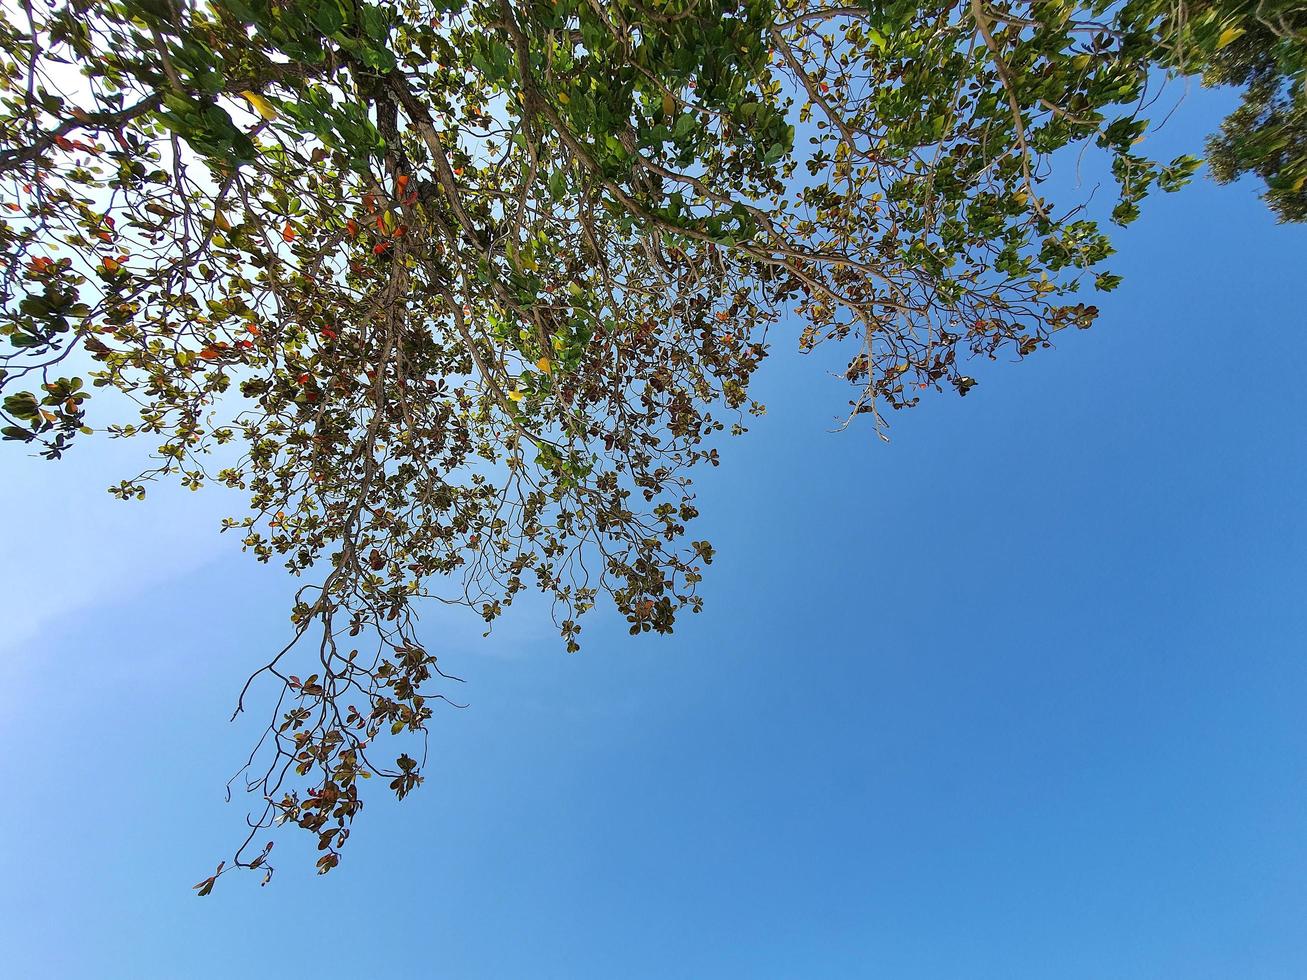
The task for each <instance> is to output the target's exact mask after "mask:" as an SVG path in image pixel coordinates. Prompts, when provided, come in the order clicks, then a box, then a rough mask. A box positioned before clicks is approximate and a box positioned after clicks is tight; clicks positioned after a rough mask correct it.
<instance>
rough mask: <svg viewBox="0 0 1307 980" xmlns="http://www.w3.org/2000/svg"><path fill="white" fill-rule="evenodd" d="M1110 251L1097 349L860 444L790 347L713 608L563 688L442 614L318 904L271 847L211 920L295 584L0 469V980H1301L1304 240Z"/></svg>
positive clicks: (1170, 215) (710, 479) (720, 497)
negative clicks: (206, 887)
mask: <svg viewBox="0 0 1307 980" xmlns="http://www.w3.org/2000/svg"><path fill="white" fill-rule="evenodd" d="M1225 104H1226V101H1225V100H1222V99H1220V98H1216V99H1213V98H1196V99H1192V100H1191V101H1190V102H1189V103H1188V104H1187V105H1186V106H1185V107H1184V109H1182V111H1181V112H1180V114H1179V115H1178V116H1177V117H1176V118H1175V119H1173V120H1172V122H1171V124H1170V125H1169V126H1168V128H1167V130H1166V131H1165V132H1164V134H1163V135H1162V136H1161V137H1160V138H1158V139H1155V140H1154V141H1153V143H1152V144H1150V148H1151V149H1153V150H1154V152H1156V153H1158V154H1159V155H1163V156H1166V155H1169V154H1171V153H1174V152H1179V151H1180V150H1182V149H1185V148H1192V147H1193V146H1194V145H1195V141H1196V139H1197V137H1198V136H1199V135H1200V134H1201V133H1202V132H1204V131H1205V130H1206V129H1208V128H1210V124H1211V122H1212V120H1213V119H1214V118H1216V115H1215V111H1216V109H1219V108H1220V107H1221V106H1222V105H1225ZM1118 243H1119V246H1120V255H1119V258H1118V261H1116V263H1115V266H1114V268H1115V271H1118V272H1120V273H1123V274H1124V275H1125V276H1126V283H1125V285H1124V286H1122V288H1121V289H1120V290H1119V291H1118V292H1116V293H1114V294H1111V295H1110V296H1107V297H1105V298H1103V299H1102V300H1101V301H1100V305H1101V306H1102V308H1103V310H1104V313H1103V316H1102V318H1101V320H1100V322H1099V325H1098V326H1096V327H1095V328H1094V329H1092V330H1090V331H1088V332H1084V333H1081V332H1076V331H1065V332H1063V333H1061V334H1059V335H1058V347H1057V349H1056V350H1054V351H1046V352H1042V353H1039V354H1037V355H1036V356H1034V357H1032V358H1030V359H1029V360H1027V361H1025V362H1024V363H1021V364H1013V363H1005V362H1001V363H997V364H976V365H975V369H974V371H972V373H973V374H974V375H975V376H976V377H978V378H979V379H980V382H981V383H980V385H979V386H978V387H977V388H976V389H975V390H974V391H973V392H972V394H971V395H969V396H968V397H967V398H965V399H958V398H956V397H955V396H952V395H951V394H950V395H945V396H934V397H932V398H930V399H927V400H926V402H925V403H924V404H923V405H922V406H921V407H920V408H918V409H916V410H913V411H912V412H909V413H906V414H900V415H895V416H894V417H893V418H891V420H890V421H891V423H892V430H891V435H892V442H891V443H890V444H888V445H885V444H881V443H880V442H878V441H877V440H876V439H875V437H874V435H873V433H872V430H871V428H870V427H869V426H865V425H864V426H861V427H855V428H853V429H851V430H850V431H847V432H844V433H842V434H835V433H833V432H831V431H830V430H831V429H832V428H833V427H834V422H835V419H836V416H837V414H838V413H839V411H840V409H841V406H842V405H844V404H845V401H846V398H847V392H846V389H845V388H844V387H843V386H842V385H841V384H840V383H839V382H837V381H835V380H833V379H832V378H831V377H829V376H828V375H827V374H826V373H825V370H826V368H827V367H829V366H830V364H831V363H833V362H829V361H828V362H823V361H821V360H819V359H817V358H803V357H801V356H799V355H798V354H796V353H794V351H793V347H792V340H793V338H792V337H791V336H788V335H787V334H786V333H785V332H784V331H783V330H782V331H778V332H777V333H776V334H775V341H776V343H775V356H774V357H773V358H772V360H771V361H770V362H769V364H768V365H767V367H766V368H765V369H764V370H763V371H762V372H761V374H760V376H759V378H758V381H757V386H756V391H757V395H758V397H759V398H761V400H763V401H765V402H766V403H767V404H768V406H769V409H770V412H769V415H768V416H767V417H766V418H765V419H763V420H761V422H760V423H759V424H757V425H755V427H754V431H753V432H751V433H750V434H749V435H748V436H745V437H744V438H742V439H737V440H731V441H729V442H728V443H727V444H726V445H725V446H724V447H723V451H724V455H725V463H724V465H723V466H722V467H721V468H720V469H718V470H716V471H712V472H709V473H705V474H702V478H701V482H700V483H699V493H700V507H701V510H702V511H703V514H704V516H703V518H702V519H701V520H700V521H699V522H698V526H697V528H696V529H695V535H696V536H698V537H708V538H710V539H711V540H712V541H713V542H714V544H715V545H716V547H717V550H718V555H719V558H718V561H717V562H716V563H715V564H714V566H713V567H712V568H711V569H710V574H709V576H708V579H707V581H706V583H705V587H706V595H707V597H708V606H707V609H706V611H705V612H704V613H703V614H702V615H701V616H698V617H687V618H686V619H685V620H684V622H683V624H682V625H681V626H680V627H679V629H678V631H677V633H676V634H675V636H673V637H670V638H655V637H641V638H639V639H631V638H629V637H627V636H625V630H624V628H623V624H622V623H621V621H620V620H618V619H617V618H616V617H614V616H611V615H603V616H596V617H592V618H591V621H590V622H589V623H588V624H587V625H586V631H585V634H584V639H585V641H586V642H585V647H584V650H583V652H582V653H581V654H579V655H575V656H568V655H566V654H564V653H563V652H562V651H561V649H560V647H559V644H558V642H557V638H556V637H555V636H554V635H553V634H552V632H551V631H548V630H545V629H543V628H541V627H540V626H539V621H538V620H534V619H532V618H531V617H530V616H529V615H522V614H521V613H524V612H525V613H529V611H530V610H518V611H517V612H518V613H519V614H517V615H511V616H510V617H509V618H508V619H507V621H505V622H504V623H503V624H502V626H500V627H498V628H497V630H496V633H495V635H494V636H493V637H492V638H491V639H489V640H482V639H481V638H480V635H479V634H480V629H479V626H480V624H479V621H470V620H469V617H468V616H466V615H459V614H457V613H455V614H449V613H445V612H442V611H439V610H435V609H433V610H431V611H430V612H429V614H428V615H427V616H426V617H425V618H424V624H425V631H424V636H425V638H426V640H427V641H428V644H429V646H431V647H432V648H433V649H435V650H437V651H439V652H440V654H441V662H442V665H444V666H445V667H446V668H447V669H449V670H451V671H453V672H455V673H457V674H460V675H462V676H463V677H466V678H467V679H468V683H467V684H466V685H465V686H464V687H463V688H461V689H460V691H459V694H460V695H461V696H462V697H463V698H464V699H465V700H467V701H468V702H470V704H471V707H470V708H468V709H467V710H465V711H461V712H460V711H452V710H450V711H437V714H436V718H435V722H434V725H433V738H432V748H433V752H432V762H431V764H430V767H429V769H428V781H427V783H426V784H425V785H424V786H423V787H422V788H421V790H420V791H418V792H417V793H416V794H414V795H413V796H411V797H410V798H409V799H408V800H406V801H405V802H404V803H403V804H402V805H395V804H393V802H389V801H385V800H383V799H382V798H381V797H380V795H379V794H374V797H373V800H372V802H371V803H370V804H369V806H368V807H367V809H366V810H365V811H364V814H363V816H362V817H361V818H360V822H359V823H358V824H357V827H356V833H355V836H354V838H353V839H352V840H351V841H350V843H349V845H348V847H347V848H346V850H345V852H344V858H343V861H342V864H341V866H340V867H339V868H338V869H337V870H336V871H334V872H332V873H331V874H330V875H328V876H326V877H325V878H319V877H317V876H316V875H315V874H314V873H313V866H312V856H311V855H310V854H308V853H306V852H305V851H304V850H303V849H302V848H300V847H298V846H297V845H298V842H297V841H294V840H293V839H292V835H291V834H287V833H284V834H282V835H280V837H279V838H278V847H277V851H276V855H277V857H278V861H277V864H278V866H279V870H278V873H277V876H276V878H274V880H273V883H272V884H271V885H269V886H268V887H267V888H263V889H260V888H259V887H258V884H257V876H255V875H246V876H238V875H233V876H228V877H225V878H224V879H223V880H222V881H221V882H220V883H219V886H218V888H217V889H216V891H215V892H214V894H213V895H212V896H211V897H210V898H208V899H205V900H202V901H201V900H197V899H196V898H195V897H194V894H193V892H192V891H191V890H190V886H191V885H192V884H193V883H194V882H196V881H198V880H200V879H201V878H203V877H205V876H206V875H207V874H209V873H210V870H211V869H212V867H213V865H214V864H215V863H216V862H217V860H218V859H219V858H220V857H224V856H226V855H227V854H228V853H230V847H231V845H232V844H233V842H234V840H235V839H236V837H237V835H238V833H239V830H240V825H241V817H242V814H243V813H244V809H243V802H242V801H239V800H238V801H236V802H234V803H233V804H231V805H225V804H224V803H223V792H222V790H223V784H224V783H225V781H226V779H227V778H228V776H229V775H230V774H231V772H232V771H233V770H234V768H235V766H236V764H237V763H238V760H239V759H240V758H242V757H243V753H244V752H245V750H246V749H247V748H248V745H249V743H250V740H251V738H252V737H253V736H254V734H255V732H254V727H255V724H254V721H252V722H251V723H249V724H236V725H229V724H228V723H227V717H228V715H229V713H230V709H231V706H232V703H233V700H234V697H235V695H236V692H237V690H238V689H239V686H240V684H241V682H242V681H243V680H244V677H245V675H246V674H247V673H248V672H249V670H250V669H252V668H253V667H254V666H255V665H257V664H258V663H261V662H262V660H263V658H265V657H266V654H267V653H268V651H269V650H270V649H271V648H273V647H274V646H279V645H280V642H281V640H282V638H283V637H284V636H285V635H286V634H287V632H288V630H289V622H288V619H287V611H288V608H289V599H290V594H291V591H292V588H293V585H292V583H291V581H290V580H289V579H288V578H287V577H286V576H285V575H284V573H282V572H281V571H280V570H279V569H277V568H276V567H273V568H265V567H262V566H258V565H256V564H255V563H254V562H253V561H252V560H250V559H249V557H248V556H245V555H242V554H241V553H240V551H239V548H238V543H237V542H236V541H235V540H233V539H231V538H230V537H229V536H224V537H220V536H218V535H217V534H216V533H215V528H214V525H215V524H216V519H217V517H218V516H219V515H220V514H222V513H224V512H226V511H227V509H228V508H229V507H230V506H232V502H230V501H225V500H224V499H223V498H222V497H221V496H220V495H217V494H210V493H202V494H197V495H191V494H187V493H184V492H181V491H176V492H162V493H159V494H158V495H157V496H156V497H155V499H153V500H152V501H147V503H146V504H143V505H125V504H121V503H118V502H116V501H113V500H112V499H110V497H109V495H108V494H107V493H105V492H104V487H105V486H106V485H107V484H108V483H109V482H112V481H114V480H117V479H119V478H121V477H123V476H127V475H130V472H132V468H131V462H132V460H133V458H134V457H133V453H134V451H135V447H133V446H132V445H130V444H127V445H116V444H103V445H98V446H94V447H90V446H88V447H85V448H86V451H82V448H79V449H78V451H77V452H75V453H74V454H73V455H72V456H71V457H70V458H69V459H67V460H66V461H63V462H61V463H58V464H49V463H45V462H43V461H41V460H37V459H29V458H25V457H23V456H21V454H20V453H18V452H15V451H14V450H13V447H8V451H6V452H5V454H4V455H3V457H0V476H2V477H3V479H0V507H3V508H4V511H5V513H6V514H8V515H9V518H8V520H7V521H6V527H5V530H4V542H5V544H4V554H5V560H4V562H3V567H0V744H3V747H4V749H3V751H2V752H0V784H2V785H3V786H4V798H3V801H2V802H0V948H3V950H4V952H3V956H4V960H5V966H4V972H5V973H6V974H7V975H9V976H13V977H29V976H31V977H34V976H42V977H179V976H185V977H220V976H221V977H225V976H232V975H241V976H259V977H262V976H276V975H283V974H284V973H286V971H289V970H292V969H302V968H318V967H325V968H328V969H330V970H332V971H335V972H337V973H338V974H339V975H342V976H345V975H351V974H352V975H355V976H363V977H368V976H385V975H389V976H414V977H426V976H442V977H458V978H498V977H508V978H512V977H568V978H571V977H587V978H588V977H596V978H600V977H602V978H610V977H630V978H638V977H651V978H652V977H659V978H662V977H751V978H752V977H885V978H892V980H902V978H934V977H941V978H954V977H958V978H989V977H993V978H1025V977H1029V978H1047V977H1058V978H1081V977H1083V978H1102V977H1114V978H1134V977H1139V978H1144V977H1148V978H1173V977H1184V978H1205V977H1211V978H1230V977H1241V978H1279V977H1284V978H1291V977H1292V978H1299V977H1302V976H1307V925H1304V923H1307V725H1305V724H1304V711H1303V709H1304V704H1305V698H1307V658H1305V657H1304V649H1305V644H1304V641H1303V637H1304V627H1307V604H1304V591H1305V590H1304V586H1307V548H1305V547H1304V546H1305V545H1307V506H1304V505H1305V503H1307V495H1305V493H1304V491H1307V441H1304V439H1303V437H1302V432H1301V426H1302V423H1303V420H1304V418H1305V417H1307V411H1305V410H1307V394H1304V391H1305V389H1304V373H1305V372H1307V333H1305V332H1304V329H1303V328H1304V326H1307V316H1305V315H1304V312H1303V299H1302V288H1303V283H1304V282H1307V269H1305V268H1304V260H1305V259H1307V248H1305V247H1304V246H1307V228H1302V227H1296V228H1290V227H1281V226H1277V225H1275V224H1274V222H1273V220H1272V218H1271V217H1270V215H1269V214H1268V212H1267V211H1266V210H1265V208H1264V207H1263V206H1262V205H1261V204H1260V203H1259V202H1258V201H1257V200H1256V198H1255V188H1254V187H1253V186H1251V185H1248V184H1241V185H1237V186H1234V187H1226V188H1221V187H1216V186H1214V185H1212V184H1210V183H1208V182H1205V181H1204V182H1200V183H1197V184H1195V186H1193V187H1191V188H1189V189H1188V190H1186V191H1185V192H1183V193H1181V194H1179V195H1173V196H1168V197H1159V198H1156V199H1154V200H1152V201H1151V204H1150V206H1149V207H1146V208H1145V212H1144V217H1143V219H1142V220H1141V221H1140V222H1139V223H1137V224H1136V225H1134V226H1132V227H1131V228H1130V229H1129V230H1128V231H1126V232H1122V233H1119V234H1118ZM14 515H20V516H14ZM33 515H35V516H33ZM472 619H474V617H472ZM256 720H257V719H256ZM376 788H377V789H381V788H382V787H376Z"/></svg>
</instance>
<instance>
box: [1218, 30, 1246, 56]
mask: <svg viewBox="0 0 1307 980" xmlns="http://www.w3.org/2000/svg"><path fill="white" fill-rule="evenodd" d="M1242 33H1243V28H1242V27H1227V28H1226V29H1225V30H1223V31H1222V32H1221V36H1220V37H1219V38H1217V40H1216V50H1217V51H1220V50H1221V49H1222V48H1223V47H1225V46H1226V45H1227V44H1229V43H1230V42H1231V41H1233V40H1235V39H1236V38H1238V37H1239V35H1240V34H1242Z"/></svg>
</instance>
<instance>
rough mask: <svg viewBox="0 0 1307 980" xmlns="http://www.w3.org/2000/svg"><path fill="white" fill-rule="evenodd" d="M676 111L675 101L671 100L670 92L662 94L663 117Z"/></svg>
mask: <svg viewBox="0 0 1307 980" xmlns="http://www.w3.org/2000/svg"><path fill="white" fill-rule="evenodd" d="M675 111H676V100H675V99H673V98H672V95H671V93H670V92H664V93H663V115H664V116H670V115H671V114H672V113H673V112H675Z"/></svg>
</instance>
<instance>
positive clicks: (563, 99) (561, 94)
mask: <svg viewBox="0 0 1307 980" xmlns="http://www.w3.org/2000/svg"><path fill="white" fill-rule="evenodd" d="M558 101H559V102H561V103H563V105H567V104H568V103H569V102H571V101H572V97H571V96H570V95H568V94H567V93H566V92H559V93H558Z"/></svg>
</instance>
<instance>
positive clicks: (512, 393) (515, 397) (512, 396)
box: [508, 388, 526, 402]
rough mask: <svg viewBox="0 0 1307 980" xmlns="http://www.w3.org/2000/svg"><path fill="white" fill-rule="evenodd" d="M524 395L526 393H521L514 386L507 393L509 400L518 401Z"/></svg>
mask: <svg viewBox="0 0 1307 980" xmlns="http://www.w3.org/2000/svg"><path fill="white" fill-rule="evenodd" d="M525 397H526V395H524V394H522V392H520V391H518V390H517V389H516V388H514V389H513V390H512V391H510V392H509V393H508V399H509V401H515V402H520V401H521V400H522V399H523V398H525Z"/></svg>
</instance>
